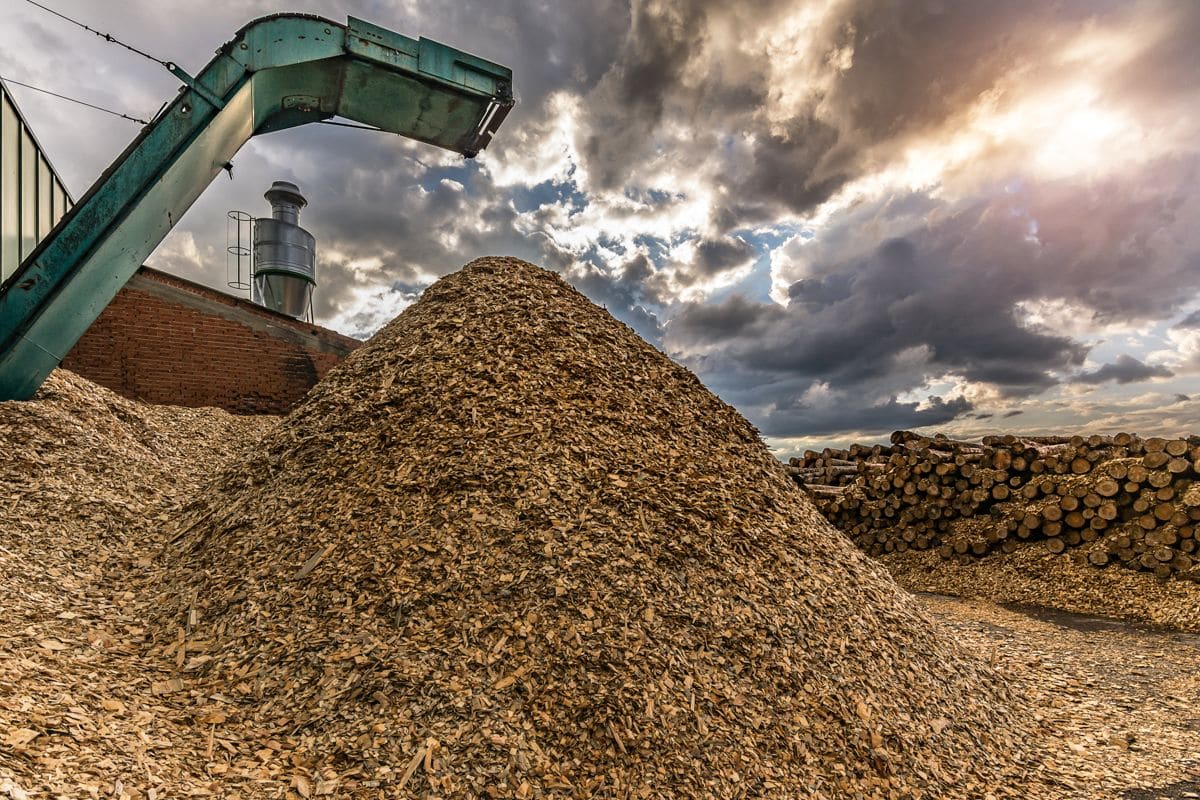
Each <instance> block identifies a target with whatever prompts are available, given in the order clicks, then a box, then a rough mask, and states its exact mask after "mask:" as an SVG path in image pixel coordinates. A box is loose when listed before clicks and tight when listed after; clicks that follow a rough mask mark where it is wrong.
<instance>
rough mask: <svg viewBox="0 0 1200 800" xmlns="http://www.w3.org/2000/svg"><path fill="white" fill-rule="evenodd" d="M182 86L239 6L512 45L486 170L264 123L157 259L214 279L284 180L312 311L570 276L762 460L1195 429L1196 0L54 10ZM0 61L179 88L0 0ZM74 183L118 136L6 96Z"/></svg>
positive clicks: (141, 108)
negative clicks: (816, 452)
mask: <svg viewBox="0 0 1200 800" xmlns="http://www.w3.org/2000/svg"><path fill="white" fill-rule="evenodd" d="M44 4H45V5H49V6H50V7H52V8H55V9H56V10H59V11H62V12H63V13H66V14H68V15H70V16H73V17H75V18H77V19H79V20H81V21H83V22H85V23H87V24H89V25H91V26H92V27H95V28H98V29H100V30H102V31H105V32H111V33H113V34H114V35H116V36H118V37H119V38H121V39H122V40H124V41H126V42H129V43H130V44H132V45H135V46H137V47H139V48H140V49H143V50H146V51H148V52H150V53H152V54H154V55H156V56H158V57H160V58H163V59H166V60H172V61H175V62H177V63H179V64H180V65H181V66H183V67H184V68H185V69H188V70H189V71H191V72H192V73H193V74H195V73H196V72H198V71H199V70H200V69H202V68H203V66H204V64H205V63H206V62H207V61H208V59H209V58H211V56H212V53H213V51H214V50H215V49H216V48H217V47H218V46H219V45H220V44H222V43H223V42H224V41H226V40H228V39H229V38H230V37H231V36H232V35H233V33H234V32H235V31H236V30H237V29H238V28H240V27H241V26H242V25H243V24H245V23H246V22H247V21H249V20H250V19H253V18H255V17H257V16H262V15H264V14H268V13H275V12H278V11H283V10H289V11H291V10H295V11H305V12H314V13H319V14H322V15H324V16H326V17H329V18H331V19H333V20H336V21H342V22H344V21H345V18H346V16H347V15H348V14H350V15H354V16H357V17H362V18H364V19H367V20H370V21H373V22H375V23H377V24H380V25H382V26H384V27H386V28H390V29H393V30H396V31H399V32H401V33H405V34H407V35H409V36H413V37H416V36H425V37H428V38H431V39H436V40H439V41H442V42H445V43H447V44H450V45H453V46H455V47H458V48H460V49H463V50H466V51H468V52H471V53H474V54H476V55H479V56H482V57H484V58H487V59H490V60H492V61H496V62H499V63H501V64H504V65H506V66H509V67H511V68H512V69H513V71H514V84H515V91H516V95H517V99H518V105H517V107H516V108H515V109H514V111H513V112H512V114H511V115H510V116H509V118H508V119H507V120H506V121H505V123H504V125H503V126H502V127H501V129H500V131H499V133H498V135H497V137H496V139H495V140H494V141H493V143H492V145H491V146H490V147H489V148H488V149H487V150H486V151H484V152H483V153H482V154H480V156H479V157H478V158H476V159H475V160H473V161H469V160H465V159H463V158H462V157H461V156H458V155H455V154H452V153H448V152H445V151H440V150H437V149H436V148H432V147H429V146H426V145H422V144H418V143H416V142H412V141H410V140H405V139H402V138H399V137H395V136H391V135H385V134H380V133H373V132H362V131H352V130H346V129H342V128H336V127H331V126H323V125H309V126H305V127H302V128H298V129H294V130H290V131H285V132H280V133H273V134H269V135H265V136H261V137H257V138H255V139H252V140H251V141H250V143H248V144H247V145H246V146H245V147H244V148H243V149H242V151H241V152H240V153H239V154H238V156H237V157H236V158H235V159H234V171H233V176H232V179H230V178H226V177H224V176H222V177H219V178H218V179H217V181H216V182H214V183H213V184H212V186H210V187H209V188H208V190H207V191H206V192H205V194H204V195H203V196H202V197H201V198H200V200H199V201H198V202H197V203H196V204H195V206H193V208H192V209H191V210H190V211H189V212H188V214H187V215H186V216H184V217H183V219H182V220H181V221H180V223H179V224H178V225H177V226H176V228H175V230H174V231H173V232H172V233H171V235H170V236H169V237H168V238H167V239H166V240H165V241H164V242H163V244H162V245H161V246H160V247H159V248H158V250H157V251H156V252H155V254H154V255H153V256H152V257H151V259H149V261H148V263H149V264H150V265H151V266H154V267H157V268H159V269H164V270H166V271H168V272H173V273H175V274H178V275H181V276H183V277H186V278H190V279H192V280H196V281H199V282H202V283H206V284H209V285H212V286H215V287H218V288H224V286H225V282H226V280H227V259H226V257H225V247H226V243H227V238H226V237H227V222H226V216H225V213H226V211H228V210H230V209H242V210H245V211H248V212H250V213H253V214H255V215H258V216H267V215H268V213H269V207H268V206H267V204H266V202H265V200H263V199H262V192H263V191H265V189H266V188H267V187H268V186H269V185H270V183H271V182H272V181H274V180H281V179H283V180H292V181H294V182H296V183H297V184H299V185H300V187H301V189H302V190H303V191H304V192H305V193H306V195H307V196H308V198H309V206H308V208H307V209H305V211H304V213H303V216H302V218H301V223H302V224H303V225H304V226H305V227H307V228H308V229H309V230H310V231H311V232H312V233H313V234H314V235H315V236H316V237H317V240H318V254H319V255H318V270H319V285H318V288H317V291H316V294H315V298H314V310H315V316H316V320H317V321H318V322H319V323H321V324H324V325H327V326H330V327H332V328H334V329H337V330H340V331H342V332H345V333H348V334H351V335H354V336H358V337H363V338H365V337H367V336H369V335H370V334H371V333H373V332H374V331H375V330H377V329H378V328H379V327H381V326H382V325H383V324H384V323H385V322H387V321H388V320H390V319H391V318H392V317H394V316H396V315H397V314H398V313H400V311H402V310H403V309H404V308H405V307H406V306H407V305H409V304H411V303H412V302H413V301H414V300H415V299H416V298H417V297H418V296H419V294H420V292H421V290H422V289H423V288H424V287H426V286H428V285H429V284H430V283H432V282H433V281H434V280H436V279H437V278H438V277H440V276H442V275H445V274H448V273H450V272H453V271H455V270H456V269H458V268H459V267H460V266H462V265H463V264H465V263H466V262H467V261H470V260H471V259H472V258H475V257H478V256H482V255H515V256H518V257H521V258H525V259H527V260H529V261H532V262H534V263H537V264H540V265H542V266H545V267H547V268H549V269H554V270H556V271H558V272H560V273H561V274H562V275H563V276H564V277H565V278H566V279H567V280H568V281H570V282H571V283H572V284H573V285H575V286H576V287H577V288H579V289H580V290H581V291H583V292H584V293H585V294H586V295H588V296H589V297H590V298H591V299H592V300H593V301H595V302H597V303H600V304H602V305H604V306H605V307H606V308H608V309H609V311H611V312H612V313H613V315H614V316H616V317H617V318H618V319H620V320H622V321H623V322H626V323H628V324H629V325H631V326H632V327H633V328H634V329H635V330H637V331H638V333H640V334H641V335H642V336H643V337H644V338H645V339H647V340H648V341H649V342H651V343H652V344H654V345H655V346H657V347H659V348H661V349H662V350H663V351H664V352H666V353H667V354H668V355H670V356H671V357H672V358H674V359H676V360H677V361H679V362H681V363H683V364H685V365H686V366H688V367H689V368H691V369H692V370H694V371H695V372H696V373H697V374H698V375H699V376H700V377H701V379H702V380H703V381H704V382H705V384H706V385H707V386H709V387H710V388H711V389H712V390H713V391H715V392H716V393H717V394H718V395H719V396H721V397H722V398H723V399H724V400H726V401H727V402H729V403H731V404H732V405H734V406H736V407H737V408H738V409H739V410H741V411H742V412H743V413H744V414H745V415H746V416H747V417H749V418H750V420H751V421H752V422H753V423H754V424H755V425H757V426H758V427H759V429H760V430H761V431H762V433H763V435H764V436H765V437H766V438H767V440H768V442H769V443H770V444H771V445H772V446H773V447H774V448H776V450H777V452H778V453H780V454H781V455H789V454H792V453H795V452H798V451H800V450H803V449H805V448H809V447H816V448H819V447H824V446H844V445H846V444H848V443H850V442H853V441H863V442H867V441H880V440H883V439H886V436H887V435H888V433H890V432H891V431H892V430H896V429H921V430H927V431H944V432H946V433H948V434H951V435H954V436H964V437H965V436H978V435H981V434H985V433H993V432H998V431H1003V432H1025V433H1048V432H1055V433H1060V432H1097V431H1107V432H1111V431H1116V430H1131V431H1135V432H1140V433H1143V434H1146V435H1154V434H1162V435H1166V434H1171V435H1174V434H1179V433H1185V432H1193V431H1200V296H1198V290H1200V47H1197V46H1196V43H1197V42H1200V3H1195V2H1190V0H1170V1H1168V2H1145V1H1143V0H1120V2H1117V1H1116V0H1112V1H1111V2H1108V1H1106V0H1056V1H1055V2H1048V1H1047V0H1006V2H1003V3H979V2H974V1H973V0H959V1H957V2H955V0H910V1H908V2H895V1H894V0H893V1H891V2H884V1H883V0H812V1H811V2H809V1H805V0H786V1H781V0H741V2H737V3H728V2H717V1H716V0H649V1H646V2H641V1H638V2H632V3H626V2H609V0H586V2H585V0H564V1H563V2H557V3H555V2H549V1H548V0H492V1H491V2H477V1H476V2H467V1H464V2H457V3H445V2H440V1H439V2H432V1H429V2H427V1H426V0H393V1H392V2H388V1H386V0H346V1H345V2H340V3H338V2H330V0H292V1H291V2H289V3H287V4H284V5H278V4H276V3H274V2H256V1H255V0H209V2H206V3H203V4H200V3H194V2H184V0H106V1H105V2H96V1H95V0H45V3H44ZM0 75H2V76H4V77H6V78H11V79H14V80H18V81H22V82H25V83H30V84H33V85H36V86H40V87H44V88H47V89H52V90H55V91H58V92H61V93H65V94H68V95H72V96H75V97H79V98H81V99H85V100H88V101H89V102H92V103H97V104H100V105H104V106H107V107H110V108H114V109H117V110H120V111H122V112H125V113H129V114H131V115H133V116H139V117H142V118H149V117H150V116H151V115H153V114H154V113H155V112H156V111H157V109H158V108H159V107H160V106H161V104H162V103H163V102H164V101H166V100H167V99H169V98H171V97H173V96H174V94H175V92H176V90H177V88H178V82H177V81H176V80H175V79H174V78H173V77H172V76H171V75H169V74H168V73H166V71H165V70H163V69H162V68H161V67H159V66H157V65H155V64H154V63H152V62H150V61H146V60H144V59H141V58H140V57H138V56H136V55H134V54H132V53H129V52H127V51H125V50H123V49H121V48H118V47H116V46H114V45H112V44H109V43H106V42H104V41H103V40H101V39H99V38H97V37H94V36H92V35H91V34H88V33H87V32H85V31H81V30H79V29H78V28H75V27H73V26H70V25H69V24H67V23H65V22H63V21H62V20H59V19H57V18H55V17H53V16H51V15H48V14H47V13H45V12H44V11H41V10H39V9H37V8H35V7H34V6H32V5H30V4H29V3H27V2H25V0H0ZM12 93H13V94H14V95H15V96H16V97H17V99H18V102H19V103H20V105H21V107H22V109H23V111H24V112H25V114H26V116H27V117H28V118H29V120H30V122H31V124H32V126H33V128H34V130H35V132H36V134H37V135H38V137H39V139H40V140H41V142H42V144H43V146H44V147H45V149H46V151H47V152H48V154H49V155H50V158H51V160H52V162H53V163H54V165H55V167H56V168H57V170H58V171H59V173H60V174H61V175H62V177H63V178H64V181H65V182H66V184H67V186H68V188H69V189H70V190H71V191H72V192H73V193H74V194H75V195H76V196H79V195H81V194H82V193H83V192H84V191H85V190H86V189H87V187H88V186H89V185H90V184H91V182H92V181H93V180H95V178H96V177H97V176H98V175H99V174H100V173H101V172H102V170H103V169H104V168H105V167H106V166H107V165H108V164H109V163H110V162H111V161H112V160H113V159H114V158H115V157H116V156H117V155H118V154H119V153H120V151H121V150H122V149H123V148H124V146H125V145H126V144H127V143H128V142H129V141H130V140H131V139H132V138H133V137H134V136H135V135H136V134H137V132H138V126H137V125H135V124H132V123H129V122H127V121H124V120H120V119H117V118H114V117H109V116H106V115H104V114H101V113H98V112H94V111H91V110H88V109H84V108H81V107H78V106H73V105H70V104H67V103H64V102H62V101H59V100H55V99H53V98H49V97H46V96H44V95H39V94H37V93H35V92H31V91H29V90H26V89H22V88H21V87H15V86H14V87H12Z"/></svg>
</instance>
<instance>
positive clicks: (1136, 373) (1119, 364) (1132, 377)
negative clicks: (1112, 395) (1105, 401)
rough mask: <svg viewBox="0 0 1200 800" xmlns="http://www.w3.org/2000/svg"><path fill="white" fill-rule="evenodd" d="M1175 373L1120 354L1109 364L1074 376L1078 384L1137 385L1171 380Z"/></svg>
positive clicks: (1159, 365) (1158, 365)
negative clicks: (1112, 383)
mask: <svg viewBox="0 0 1200 800" xmlns="http://www.w3.org/2000/svg"><path fill="white" fill-rule="evenodd" d="M1174 375H1175V373H1174V372H1172V371H1171V370H1169V369H1167V368H1166V367H1164V366H1162V365H1161V364H1145V363H1143V362H1141V361H1138V360H1137V359H1136V358H1134V357H1133V356H1131V355H1128V354H1122V355H1120V356H1118V357H1117V360H1116V361H1114V362H1113V363H1111V364H1105V365H1103V366H1102V367H1100V368H1098V369H1095V370H1093V371H1091V372H1084V373H1082V374H1080V375H1078V376H1076V378H1075V380H1076V381H1078V382H1079V383H1091V384H1099V383H1104V382H1106V381H1116V382H1117V383H1139V382H1141V381H1148V380H1150V379H1151V378H1171V377H1174Z"/></svg>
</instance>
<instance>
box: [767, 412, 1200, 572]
mask: <svg viewBox="0 0 1200 800" xmlns="http://www.w3.org/2000/svg"><path fill="white" fill-rule="evenodd" d="M789 471H790V472H791V473H792V475H793V477H794V478H795V479H796V480H797V481H798V482H799V483H800V484H801V485H802V486H804V487H805V488H806V489H808V491H809V492H810V493H811V494H812V496H813V499H814V500H815V501H816V503H817V506H818V507H819V508H820V509H821V511H822V512H823V513H824V514H825V516H826V517H827V518H828V519H829V520H830V521H831V522H832V523H833V524H834V525H836V526H837V527H838V528H840V529H841V530H842V531H843V532H845V533H846V534H847V535H849V536H850V537H851V538H852V539H853V540H854V542H855V544H857V545H858V546H859V547H860V548H862V549H863V550H865V551H867V552H868V553H870V554H871V555H874V556H881V555H884V554H886V553H893V552H903V551H905V550H908V549H910V548H913V549H918V550H925V549H930V548H936V549H937V550H938V551H939V553H940V554H941V555H942V556H943V557H945V558H954V557H966V558H969V557H978V556H985V555H987V554H989V553H992V552H995V551H998V550H999V551H1003V552H1007V553H1011V552H1013V551H1014V550H1016V549H1017V548H1018V547H1020V546H1021V545H1022V543H1024V542H1035V541H1040V542H1042V543H1043V546H1044V547H1046V548H1047V549H1048V550H1050V552H1052V553H1063V552H1070V554H1071V555H1072V557H1074V558H1076V559H1078V560H1080V561H1086V562H1087V563H1090V564H1092V565H1095V566H1097V567H1103V566H1106V565H1108V564H1120V565H1122V566H1125V567H1129V568H1132V569H1137V570H1147V571H1150V572H1153V573H1155V574H1156V575H1158V576H1159V577H1161V578H1169V577H1171V576H1173V575H1182V576H1186V577H1198V576H1200V569H1198V567H1197V565H1198V564H1200V484H1198V483H1196V478H1197V476H1198V475H1200V437H1187V438H1178V439H1163V438H1157V437H1156V438H1145V439H1143V438H1141V437H1139V436H1135V435H1133V434H1128V433H1118V434H1116V435H1113V436H1100V435H1093V436H1088V437H1083V436H1071V437H1063V436H1012V435H1007V436H988V437H984V438H983V439H982V440H980V441H979V442H965V441H957V440H954V439H950V438H948V437H946V436H943V435H937V436H932V437H930V436H922V435H920V434H916V433H913V432H911V431H897V432H896V433H894V434H892V437H891V445H890V446H883V445H875V446H863V445H854V446H852V447H851V448H849V449H847V450H830V449H827V450H824V451H822V452H820V453H817V452H813V451H808V452H806V453H805V454H804V456H803V457H801V458H793V459H791V461H790V463H789Z"/></svg>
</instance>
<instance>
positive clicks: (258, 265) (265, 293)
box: [253, 181, 317, 319]
mask: <svg viewBox="0 0 1200 800" xmlns="http://www.w3.org/2000/svg"><path fill="white" fill-rule="evenodd" d="M263 196H264V197H266V198H267V202H269V203H270V204H271V217H270V219H257V220H255V221H254V281H253V283H254V290H253V291H254V297H253V299H254V301H255V302H256V303H259V304H260V305H263V306H266V307H267V308H270V309H273V310H275V311H279V312H281V313H284V314H287V315H288V316H289V317H296V318H297V319H299V318H302V317H305V316H306V315H308V314H309V311H310V308H311V305H312V290H313V287H314V286H316V283H317V241H316V239H314V238H313V235H312V234H311V233H309V232H308V231H306V230H304V229H303V228H301V227H300V225H299V224H298V223H299V221H300V209H302V208H304V206H306V205H308V201H307V200H305V199H304V195H302V194H300V187H298V186H296V184H294V183H289V182H287V181H275V183H273V184H272V185H271V188H270V189H268V190H267V192H266V194H265V195H263Z"/></svg>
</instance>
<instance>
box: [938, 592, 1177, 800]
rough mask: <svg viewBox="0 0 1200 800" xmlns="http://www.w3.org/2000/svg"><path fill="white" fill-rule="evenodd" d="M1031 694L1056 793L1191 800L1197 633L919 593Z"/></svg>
mask: <svg viewBox="0 0 1200 800" xmlns="http://www.w3.org/2000/svg"><path fill="white" fill-rule="evenodd" d="M920 600H921V602H922V604H923V605H924V606H925V608H926V610H927V611H928V612H929V614H930V615H931V616H933V617H934V618H936V619H937V620H939V621H940V622H942V623H943V624H944V625H946V626H948V627H949V628H951V629H952V630H953V631H955V632H956V633H957V634H958V636H959V638H960V640H961V641H962V642H963V643H964V644H967V645H968V646H971V647H974V648H976V649H978V650H979V651H981V652H982V653H983V654H984V655H985V656H986V657H988V658H990V660H991V661H992V663H993V664H994V665H995V667H996V669H997V670H998V671H1000V672H1001V673H1002V674H1004V675H1005V676H1006V677H1008V678H1009V680H1010V681H1012V685H1013V689H1014V690H1015V691H1016V692H1017V693H1018V694H1020V695H1023V696H1025V697H1027V698H1029V699H1030V700H1031V703H1030V705H1031V707H1033V708H1034V709H1036V711H1035V720H1036V722H1037V723H1038V728H1039V732H1040V733H1041V734H1042V736H1041V737H1039V738H1040V743H1041V746H1042V748H1043V752H1044V755H1045V759H1046V761H1045V764H1044V769H1045V772H1046V773H1047V774H1055V775H1057V783H1058V784H1059V786H1060V789H1061V792H1062V794H1061V795H1060V796H1061V797H1064V798H1122V799H1126V798H1127V799H1128V800H1157V799H1158V798H1187V797H1200V745H1198V744H1197V743H1198V741H1200V705H1198V704H1197V702H1196V701H1197V698H1200V636H1198V635H1195V634H1188V633H1181V632H1168V631H1151V630H1146V629H1144V628H1140V627H1135V626H1132V625H1128V624H1122V623H1116V622H1113V621H1112V620H1108V619H1103V618H1095V617H1090V616H1079V615H1074V614H1068V613H1062V612H1057V613H1053V612H1052V613H1046V612H1045V611H1044V610H1032V609H1023V610H1013V609H1008V608H1003V607H1001V606H998V605H995V604H993V603H989V602H986V601H980V600H964V599H958V598H952V597H946V596H942V595H931V594H923V595H920Z"/></svg>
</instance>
